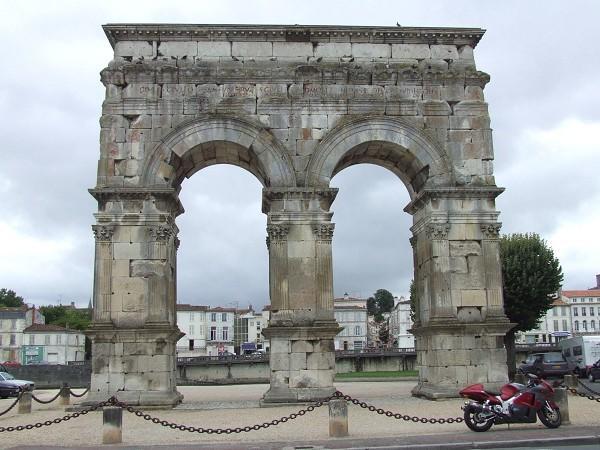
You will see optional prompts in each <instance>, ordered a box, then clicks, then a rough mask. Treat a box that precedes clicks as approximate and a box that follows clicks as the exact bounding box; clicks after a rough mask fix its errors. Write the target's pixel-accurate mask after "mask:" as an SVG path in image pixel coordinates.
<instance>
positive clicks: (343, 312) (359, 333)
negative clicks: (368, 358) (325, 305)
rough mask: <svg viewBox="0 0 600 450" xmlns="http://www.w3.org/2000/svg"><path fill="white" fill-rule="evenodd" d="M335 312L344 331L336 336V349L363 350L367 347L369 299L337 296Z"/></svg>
mask: <svg viewBox="0 0 600 450" xmlns="http://www.w3.org/2000/svg"><path fill="white" fill-rule="evenodd" d="M333 313H334V316H335V320H336V321H337V323H338V325H339V326H340V327H341V328H342V331H341V332H340V333H338V335H337V336H336V337H335V338H334V346H335V349H336V350H362V349H364V348H367V301H366V300H365V299H355V298H349V297H348V296H347V295H345V296H344V297H342V298H336V299H335V300H334V304H333Z"/></svg>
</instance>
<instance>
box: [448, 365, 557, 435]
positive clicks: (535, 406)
mask: <svg viewBox="0 0 600 450" xmlns="http://www.w3.org/2000/svg"><path fill="white" fill-rule="evenodd" d="M528 377H529V381H528V382H527V384H526V385H525V384H520V383H508V384H505V385H504V386H502V388H501V389H500V392H495V391H493V390H490V389H485V388H484V387H483V384H473V385H471V386H467V387H466V388H464V389H463V390H462V391H460V395H461V397H465V398H469V399H471V400H470V401H468V402H466V403H465V404H464V406H463V407H462V410H463V411H464V412H465V414H464V417H465V423H466V424H467V426H468V427H469V428H470V429H471V430H473V431H487V430H489V429H490V428H491V427H492V425H500V424H503V423H535V422H536V420H537V417H539V418H540V421H541V422H542V423H543V424H544V425H546V426H547V427H548V428H558V427H559V426H560V424H561V421H562V419H561V416H560V410H559V409H558V406H557V405H556V403H555V402H554V388H553V387H552V386H551V385H550V384H549V383H548V382H547V381H545V380H542V379H541V378H538V377H537V376H535V375H533V374H529V375H528Z"/></svg>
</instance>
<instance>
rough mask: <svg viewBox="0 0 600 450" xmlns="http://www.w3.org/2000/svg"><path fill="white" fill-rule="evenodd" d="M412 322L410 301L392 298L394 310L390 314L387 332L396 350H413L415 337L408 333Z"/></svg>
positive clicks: (402, 298)
mask: <svg viewBox="0 0 600 450" xmlns="http://www.w3.org/2000/svg"><path fill="white" fill-rule="evenodd" d="M412 326H413V322H412V320H411V318H410V300H406V299H405V298H404V297H400V298H398V297H396V298H394V308H393V309H392V311H391V312H390V318H389V330H390V335H391V336H393V342H394V344H395V347H396V348H415V337H414V336H413V335H412V334H411V333H410V332H409V331H408V330H410V329H411V328H412Z"/></svg>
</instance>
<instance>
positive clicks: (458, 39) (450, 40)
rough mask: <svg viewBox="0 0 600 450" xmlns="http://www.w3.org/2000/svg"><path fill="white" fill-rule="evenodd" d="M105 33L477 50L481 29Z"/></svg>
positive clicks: (151, 28) (126, 29) (132, 37)
mask: <svg viewBox="0 0 600 450" xmlns="http://www.w3.org/2000/svg"><path fill="white" fill-rule="evenodd" d="M102 28H103V29H104V33H105V34H106V37H107V38H108V40H109V41H110V43H111V45H112V46H113V48H114V46H115V44H116V43H117V42H118V41H162V42H164V41H236V42H239V41H280V42H281V41H283V42H285V41H288V42H317V43H327V42H352V43H361V42H366V43H381V44H415V43H425V44H451V45H470V46H471V47H475V46H476V45H477V43H478V42H479V40H480V39H481V37H482V36H483V34H484V33H485V30H482V29H481V28H436V27H377V26H375V27H369V26H339V25H192V24H135V23H129V24H107V25H103V26H102Z"/></svg>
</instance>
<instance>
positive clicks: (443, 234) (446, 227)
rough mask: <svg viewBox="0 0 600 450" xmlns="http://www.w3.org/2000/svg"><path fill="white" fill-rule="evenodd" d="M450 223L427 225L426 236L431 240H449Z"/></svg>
mask: <svg viewBox="0 0 600 450" xmlns="http://www.w3.org/2000/svg"><path fill="white" fill-rule="evenodd" d="M449 231H450V224H449V223H433V224H429V225H427V230H426V231H425V234H426V235H427V237H428V238H429V239H448V232H449Z"/></svg>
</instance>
